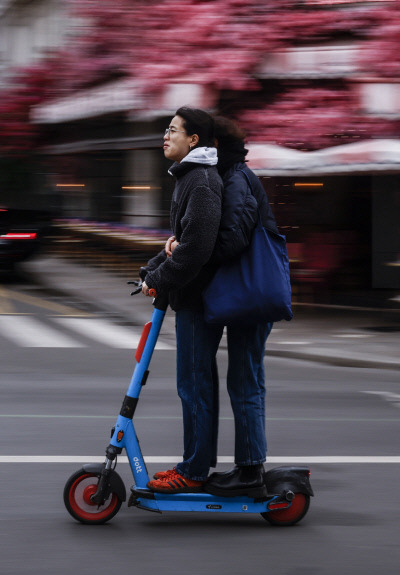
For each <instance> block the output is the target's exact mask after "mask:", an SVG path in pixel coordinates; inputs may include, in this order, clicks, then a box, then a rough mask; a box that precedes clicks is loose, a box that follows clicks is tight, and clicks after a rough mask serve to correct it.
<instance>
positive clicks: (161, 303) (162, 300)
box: [127, 280, 168, 311]
mask: <svg viewBox="0 0 400 575" xmlns="http://www.w3.org/2000/svg"><path fill="white" fill-rule="evenodd" d="M127 283H128V284H133V285H135V286H137V289H135V290H133V292H131V295H136V294H138V293H140V292H141V291H142V284H143V282H142V281H141V280H134V281H129V282H127ZM149 296H150V297H152V298H154V299H153V305H154V307H155V308H157V309H160V310H164V311H165V310H166V309H167V307H168V295H162V294H160V295H158V294H157V292H156V290H155V289H154V288H150V289H149Z"/></svg>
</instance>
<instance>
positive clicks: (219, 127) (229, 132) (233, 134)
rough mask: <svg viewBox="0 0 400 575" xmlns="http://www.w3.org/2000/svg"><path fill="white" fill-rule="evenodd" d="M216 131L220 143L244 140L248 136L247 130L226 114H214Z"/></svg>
mask: <svg viewBox="0 0 400 575" xmlns="http://www.w3.org/2000/svg"><path fill="white" fill-rule="evenodd" d="M214 124H215V128H214V133H215V138H216V140H218V143H219V144H228V143H230V142H243V141H244V139H245V138H246V132H245V131H244V130H242V128H240V126H238V124H236V122H234V121H233V120H231V119H230V118H225V116H214Z"/></svg>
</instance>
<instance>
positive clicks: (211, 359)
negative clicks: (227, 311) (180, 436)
mask: <svg viewBox="0 0 400 575" xmlns="http://www.w3.org/2000/svg"><path fill="white" fill-rule="evenodd" d="M271 328H272V324H260V325H256V326H251V327H239V326H238V327H229V328H228V353H229V367H228V375H227V387H228V393H229V396H230V400H231V404H232V409H233V414H234V419H235V462H236V464H237V465H255V464H257V463H262V462H263V461H265V458H266V439H265V381H264V367H263V359H264V348H265V342H266V340H267V337H268V335H269V333H270V331H271ZM222 333H223V326H214V325H210V324H207V323H206V322H205V321H204V317H203V313H202V312H199V311H191V310H180V311H177V312H176V342H177V386H178V395H179V397H180V399H181V402H182V412H183V432H184V442H183V443H184V452H183V461H182V462H181V463H178V465H177V466H176V470H177V471H178V473H180V474H181V475H183V476H185V477H187V478H190V479H194V480H198V481H203V480H205V479H206V478H207V476H208V473H209V470H210V467H215V465H216V463H217V442H218V414H219V399H218V396H219V390H218V370H217V363H216V354H217V350H218V346H219V343H220V341H221V337H222Z"/></svg>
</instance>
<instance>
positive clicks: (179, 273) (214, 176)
mask: <svg viewBox="0 0 400 575" xmlns="http://www.w3.org/2000/svg"><path fill="white" fill-rule="evenodd" d="M216 162H217V156H216V151H215V148H199V149H197V150H196V149H195V150H193V151H192V152H191V153H190V154H188V156H186V158H184V159H183V160H182V161H181V163H175V164H173V165H172V167H171V168H170V170H169V172H170V173H171V174H172V175H173V176H175V178H176V185H175V189H174V193H173V196H172V202H171V214H170V218H171V229H172V233H173V235H174V236H175V237H176V239H177V241H178V242H179V245H178V246H177V247H176V248H175V250H174V251H173V254H172V256H171V257H169V258H168V257H167V255H166V253H165V250H162V251H161V252H160V253H159V254H158V255H156V256H155V257H154V258H152V259H151V260H150V261H149V262H148V265H147V267H146V268H144V273H143V274H141V275H142V278H143V277H144V278H145V280H146V284H147V285H148V286H149V287H150V288H154V289H155V290H156V292H157V293H166V292H168V294H169V304H170V306H171V308H172V309H173V310H175V311H178V310H179V309H199V310H201V309H202V305H203V304H202V295H201V294H202V291H203V290H204V288H205V286H206V285H207V284H208V282H209V281H210V280H211V278H212V276H213V274H214V272H215V264H211V263H210V261H209V260H210V258H211V255H212V253H213V250H214V246H215V241H216V238H217V235H218V229H219V224H220V220H221V198H222V189H223V184H222V180H221V178H220V176H219V175H218V171H217V168H216V165H215V164H216Z"/></svg>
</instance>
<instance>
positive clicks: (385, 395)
mask: <svg viewBox="0 0 400 575" xmlns="http://www.w3.org/2000/svg"><path fill="white" fill-rule="evenodd" d="M362 393H368V394H370V395H378V396H380V397H381V398H382V399H384V400H385V401H388V402H389V403H392V404H393V405H394V406H395V407H400V394H399V393H393V392H391V391H363V392H362Z"/></svg>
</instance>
